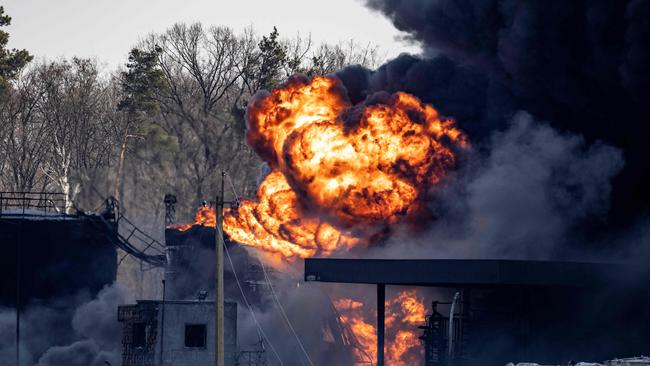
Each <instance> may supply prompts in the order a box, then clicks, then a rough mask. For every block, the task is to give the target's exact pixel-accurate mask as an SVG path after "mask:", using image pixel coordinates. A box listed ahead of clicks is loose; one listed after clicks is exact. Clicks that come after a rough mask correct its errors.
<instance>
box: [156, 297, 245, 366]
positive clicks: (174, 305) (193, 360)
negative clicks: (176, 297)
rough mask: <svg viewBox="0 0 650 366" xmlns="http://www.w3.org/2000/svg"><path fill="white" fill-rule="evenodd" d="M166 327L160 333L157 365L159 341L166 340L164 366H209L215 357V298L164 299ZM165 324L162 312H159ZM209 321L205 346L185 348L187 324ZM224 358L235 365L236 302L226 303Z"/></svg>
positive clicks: (158, 342) (230, 365)
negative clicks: (202, 299)
mask: <svg viewBox="0 0 650 366" xmlns="http://www.w3.org/2000/svg"><path fill="white" fill-rule="evenodd" d="M164 313H165V315H164V317H165V319H164V329H162V330H160V329H159V333H158V341H157V347H156V355H155V357H156V365H159V364H160V363H159V362H160V342H161V339H162V340H163V345H164V347H163V349H162V357H163V362H162V365H164V366H203V365H205V366H207V365H214V360H215V310H214V302H212V301H169V302H165V310H164ZM159 324H161V326H162V311H160V312H159ZM186 324H206V326H207V341H206V347H205V348H188V347H185V325H186ZM224 333H225V351H226V352H225V359H226V362H225V363H226V365H227V366H234V364H235V355H236V352H237V304H236V303H228V302H227V303H226V304H225V321H224Z"/></svg>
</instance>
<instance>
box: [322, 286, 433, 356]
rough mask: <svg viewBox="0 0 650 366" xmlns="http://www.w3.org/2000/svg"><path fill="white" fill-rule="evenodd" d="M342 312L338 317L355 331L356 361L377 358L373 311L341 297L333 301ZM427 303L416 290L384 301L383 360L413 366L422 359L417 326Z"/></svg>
mask: <svg viewBox="0 0 650 366" xmlns="http://www.w3.org/2000/svg"><path fill="white" fill-rule="evenodd" d="M334 306H335V307H336V309H337V310H338V312H339V313H340V314H341V315H340V319H341V322H342V323H343V324H345V325H346V326H347V327H348V328H349V329H350V330H351V331H352V333H353V334H354V336H355V338H356V340H357V342H358V344H357V346H358V347H357V348H356V349H355V350H354V361H355V363H356V364H364V363H368V362H374V361H375V360H376V359H377V349H376V347H377V328H376V327H375V325H374V324H373V323H374V319H375V314H374V313H373V312H371V311H368V309H366V308H365V305H364V304H363V303H361V302H359V301H355V300H352V299H348V298H341V299H338V300H336V301H334ZM425 317H426V307H425V306H424V302H423V300H422V299H421V298H420V297H419V296H418V294H417V292H416V291H415V290H408V291H402V292H400V293H399V294H398V295H397V296H396V297H394V298H392V299H390V300H388V301H386V324H385V325H386V331H385V335H386V346H385V349H384V352H385V358H386V364H388V365H396V366H412V365H419V364H421V363H422V355H423V351H422V347H421V341H420V340H419V339H418V334H417V326H418V325H420V324H423V323H424V321H425Z"/></svg>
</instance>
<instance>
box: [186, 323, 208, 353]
mask: <svg viewBox="0 0 650 366" xmlns="http://www.w3.org/2000/svg"><path fill="white" fill-rule="evenodd" d="M205 344H206V327H205V324H185V347H192V348H205Z"/></svg>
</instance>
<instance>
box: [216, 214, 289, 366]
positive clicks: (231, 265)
mask: <svg viewBox="0 0 650 366" xmlns="http://www.w3.org/2000/svg"><path fill="white" fill-rule="evenodd" d="M215 226H216V227H217V231H218V234H219V239H220V241H221V245H223V248H224V250H225V251H226V257H228V262H230V267H231V268H232V274H233V276H234V277H235V282H237V287H238V288H239V292H240V293H241V296H242V299H244V303H245V304H246V307H247V308H248V311H249V312H250V313H251V317H252V318H253V322H255V325H256V326H257V329H258V330H259V331H260V333H261V334H262V337H264V340H266V343H268V344H269V347H270V348H271V351H273V354H274V355H275V357H276V358H277V359H278V362H280V365H281V366H284V362H282V358H280V355H279V354H278V351H277V350H276V349H275V347H274V346H273V343H271V341H270V340H269V337H268V336H267V335H266V332H264V329H263V328H262V325H261V324H260V323H259V321H258V320H257V317H256V316H255V312H254V311H253V307H252V306H251V304H250V303H249V302H248V299H247V298H246V294H245V293H244V289H243V287H242V285H241V283H240V282H239V276H237V271H236V270H235V264H234V263H233V261H232V258H231V257H230V251H229V250H228V246H227V245H226V243H225V241H224V240H223V231H221V228H220V227H219V225H215Z"/></svg>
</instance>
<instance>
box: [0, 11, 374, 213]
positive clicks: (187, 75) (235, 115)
mask: <svg viewBox="0 0 650 366" xmlns="http://www.w3.org/2000/svg"><path fill="white" fill-rule="evenodd" d="M10 22H11V18H10V17H8V16H7V15H5V14H4V9H2V7H0V190H4V191H6V190H12V191H57V192H63V193H65V197H66V202H67V208H68V209H71V208H72V206H73V204H76V205H77V206H78V207H81V208H86V209H90V208H92V205H93V204H96V203H97V200H98V198H99V197H100V196H104V197H106V196H109V195H112V196H114V197H116V198H117V199H118V200H119V201H120V202H121V203H122V206H123V207H124V208H126V209H127V210H130V211H131V212H132V213H133V215H134V216H135V215H142V214H149V215H151V216H152V217H154V216H155V217H160V216H161V215H162V212H163V211H164V205H163V203H162V197H163V196H164V194H165V193H173V194H175V195H176V196H177V197H178V201H179V202H180V203H184V205H182V206H181V209H180V215H181V216H182V217H184V218H185V219H187V216H188V215H189V214H190V213H191V212H192V211H193V210H194V208H195V207H196V205H198V204H199V203H200V202H201V201H202V200H204V199H210V198H211V197H213V196H214V195H215V193H216V192H215V187H217V184H216V183H217V182H218V179H219V178H220V171H221V170H225V171H227V172H228V173H229V177H230V178H231V179H232V183H233V186H234V187H236V188H235V190H236V191H237V194H239V195H245V196H250V195H252V194H254V192H255V188H256V186H257V179H258V176H259V174H260V166H261V161H260V160H259V159H258V158H257V157H256V155H255V154H254V153H253V152H252V151H251V149H249V147H248V146H247V145H246V143H245V138H244V134H245V130H246V125H245V118H244V116H245V110H246V105H247V102H248V100H249V98H250V97H251V96H252V95H253V94H254V93H255V92H256V91H257V90H259V89H270V88H272V87H274V86H275V85H277V84H278V83H281V82H282V81H283V80H285V79H286V78H287V77H288V76H290V75H292V74H296V73H302V74H306V75H308V76H312V75H323V74H327V73H331V72H334V71H336V70H338V69H340V68H342V67H345V66H347V65H351V64H361V65H363V66H366V67H374V66H376V65H377V64H378V63H379V62H380V61H381V60H380V55H379V52H378V49H377V47H375V46H373V45H362V44H358V43H357V42H355V41H353V40H351V41H347V42H341V43H339V44H327V43H323V44H318V45H317V44H314V42H313V41H312V39H311V37H309V36H306V37H305V36H303V37H301V36H299V35H298V36H295V37H292V38H286V37H281V36H280V34H279V32H278V30H277V29H275V28H274V29H273V30H272V31H271V32H270V33H269V34H265V35H262V36H260V35H259V34H257V33H256V32H255V31H254V30H253V29H252V28H248V29H244V30H243V31H241V32H235V31H233V30H232V29H230V28H227V27H220V26H211V27H206V26H204V25H202V24H199V23H195V24H184V23H179V24H175V25H173V26H171V27H170V28H169V29H167V30H166V31H164V32H161V33H156V34H150V35H148V36H147V37H146V38H144V39H143V40H142V41H141V42H139V43H138V44H137V45H136V46H135V47H133V48H132V50H131V51H130V53H129V55H128V59H127V60H125V64H124V65H123V67H121V68H119V69H117V70H104V69H102V68H101V67H100V66H99V62H98V61H97V60H95V59H81V58H72V59H59V60H39V61H35V60H33V56H32V55H30V53H29V52H28V51H26V50H17V49H11V50H10V49H8V48H7V41H8V39H9V34H8V33H7V32H5V31H2V27H3V26H6V25H9V24H10Z"/></svg>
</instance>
